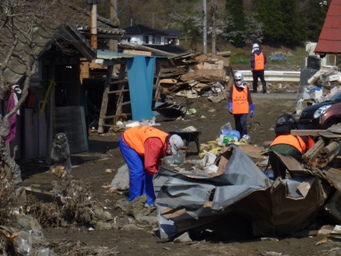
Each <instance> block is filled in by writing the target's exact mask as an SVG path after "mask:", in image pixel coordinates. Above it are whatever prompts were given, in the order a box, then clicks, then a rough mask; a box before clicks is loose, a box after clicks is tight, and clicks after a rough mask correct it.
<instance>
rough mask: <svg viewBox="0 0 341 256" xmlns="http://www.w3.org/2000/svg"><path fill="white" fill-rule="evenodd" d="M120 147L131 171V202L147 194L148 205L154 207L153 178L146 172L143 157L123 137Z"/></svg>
mask: <svg viewBox="0 0 341 256" xmlns="http://www.w3.org/2000/svg"><path fill="white" fill-rule="evenodd" d="M119 146H120V150H121V154H122V156H123V158H124V160H125V161H126V163H127V165H128V168H129V170H130V171H129V183H130V184H129V202H131V201H133V200H134V199H135V198H136V197H139V196H142V195H143V194H145V195H146V196H147V204H148V205H152V204H153V203H154V199H155V194H154V186H153V176H152V175H150V174H148V173H147V172H146V171H145V169H144V164H143V157H141V156H140V155H139V154H138V153H137V152H136V151H135V150H134V149H132V148H131V147H129V146H128V145H127V144H126V143H125V142H124V140H123V138H122V137H121V138H120V140H119Z"/></svg>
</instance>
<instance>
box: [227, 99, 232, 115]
mask: <svg viewBox="0 0 341 256" xmlns="http://www.w3.org/2000/svg"><path fill="white" fill-rule="evenodd" d="M227 106H228V108H229V112H230V114H232V113H233V108H232V102H228V103H227Z"/></svg>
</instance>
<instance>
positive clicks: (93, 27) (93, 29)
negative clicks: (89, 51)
mask: <svg viewBox="0 0 341 256" xmlns="http://www.w3.org/2000/svg"><path fill="white" fill-rule="evenodd" d="M100 2H101V0H86V3H87V4H90V5H91V11H90V34H91V40H90V42H91V46H92V47H93V48H95V49H97V4H99V3H100Z"/></svg>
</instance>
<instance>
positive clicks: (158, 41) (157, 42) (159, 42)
mask: <svg viewBox="0 0 341 256" xmlns="http://www.w3.org/2000/svg"><path fill="white" fill-rule="evenodd" d="M154 44H161V36H155V37H154Z"/></svg>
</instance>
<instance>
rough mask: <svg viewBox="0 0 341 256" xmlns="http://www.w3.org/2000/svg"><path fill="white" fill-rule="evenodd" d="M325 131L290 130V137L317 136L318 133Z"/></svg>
mask: <svg viewBox="0 0 341 256" xmlns="http://www.w3.org/2000/svg"><path fill="white" fill-rule="evenodd" d="M324 131H326V130H291V132H290V133H291V134H292V135H299V136H319V135H320V132H324Z"/></svg>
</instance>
